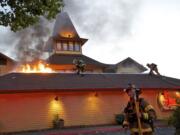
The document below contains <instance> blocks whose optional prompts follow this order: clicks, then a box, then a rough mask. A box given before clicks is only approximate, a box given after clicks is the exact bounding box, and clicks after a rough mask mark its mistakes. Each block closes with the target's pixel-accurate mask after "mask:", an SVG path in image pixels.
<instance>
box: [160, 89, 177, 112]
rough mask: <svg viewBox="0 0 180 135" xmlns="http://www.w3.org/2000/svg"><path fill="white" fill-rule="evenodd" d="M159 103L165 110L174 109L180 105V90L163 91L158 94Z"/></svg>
mask: <svg viewBox="0 0 180 135" xmlns="http://www.w3.org/2000/svg"><path fill="white" fill-rule="evenodd" d="M158 103H159V105H160V107H161V109H163V110H173V109H175V108H176V107H177V106H180V92H178V91H163V92H160V93H159V95H158Z"/></svg>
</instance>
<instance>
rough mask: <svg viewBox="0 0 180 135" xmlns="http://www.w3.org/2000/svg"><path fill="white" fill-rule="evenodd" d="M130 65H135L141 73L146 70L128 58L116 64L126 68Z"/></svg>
mask: <svg viewBox="0 0 180 135" xmlns="http://www.w3.org/2000/svg"><path fill="white" fill-rule="evenodd" d="M132 64H134V65H136V66H137V67H138V68H139V69H140V70H141V71H142V72H144V71H146V70H147V68H146V67H144V66H143V65H141V64H139V63H138V62H136V61H135V60H133V59H132V58H130V57H128V58H126V59H124V60H123V61H121V62H119V63H117V64H116V66H124V67H128V66H129V65H132Z"/></svg>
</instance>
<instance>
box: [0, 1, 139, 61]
mask: <svg viewBox="0 0 180 135" xmlns="http://www.w3.org/2000/svg"><path fill="white" fill-rule="evenodd" d="M140 2H141V0H106V1H105V0H64V3H65V7H64V10H65V11H67V12H68V13H69V14H70V17H71V18H72V21H73V23H74V24H75V27H76V28H77V31H78V33H79V34H80V36H81V37H82V36H83V37H85V38H86V37H87V38H89V39H90V40H91V41H93V42H88V43H90V44H94V43H96V44H98V45H100V44H101V45H103V46H105V45H108V43H111V44H113V43H115V42H116V41H117V42H118V41H119V39H121V38H122V37H124V36H126V35H129V34H130V33H131V31H130V30H131V24H132V21H133V19H134V15H135V13H136V12H137V10H138V7H139V5H140ZM49 24H51V25H49ZM50 26H51V27H50ZM3 29H5V28H3ZM52 30H53V28H52V23H49V22H48V21H47V20H45V19H44V18H41V19H40V22H39V24H37V25H35V26H31V27H29V28H26V29H24V30H22V31H20V32H17V33H13V32H10V31H8V30H7V31H6V30H4V31H5V32H4V33H1V35H2V34H3V36H0V44H1V46H0V51H1V52H3V53H4V52H5V53H9V56H12V57H14V58H16V59H18V60H20V61H31V60H34V59H37V58H39V57H41V55H42V48H43V45H44V42H45V41H47V39H48V37H49V36H50V35H51V34H50V33H51V32H52ZM112 41H113V42H112ZM103 43H104V44H103ZM88 47H90V48H91V47H92V45H91V46H88ZM115 47H116V50H117V47H118V48H119V46H115ZM12 48H13V49H12ZM92 49H93V50H94V47H92ZM7 50H8V51H7ZM9 50H11V51H9ZM90 50H91V49H89V52H90ZM112 50H114V49H113V48H112Z"/></svg>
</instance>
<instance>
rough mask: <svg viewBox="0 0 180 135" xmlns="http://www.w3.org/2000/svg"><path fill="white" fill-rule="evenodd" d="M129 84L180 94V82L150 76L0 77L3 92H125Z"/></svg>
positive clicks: (19, 75)
mask: <svg viewBox="0 0 180 135" xmlns="http://www.w3.org/2000/svg"><path fill="white" fill-rule="evenodd" d="M128 83H133V84H135V85H136V86H137V87H138V88H142V89H174V90H180V80H179V79H175V78H170V77H165V76H156V75H148V74H84V76H83V77H82V76H79V75H77V74H75V73H74V74H72V73H71V74H68V73H47V74H44V73H42V74H40V73H39V74H37V73H34V74H33V73H31V74H27V73H11V74H7V75H4V76H0V92H1V93H3V92H6V93H9V92H28V91H33V92H34V91H42V92H46V91H52V90H54V91H77V90H78V91H79V90H81V91H87V90H122V89H124V88H127V86H128Z"/></svg>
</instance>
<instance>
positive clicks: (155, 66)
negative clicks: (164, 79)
mask: <svg viewBox="0 0 180 135" xmlns="http://www.w3.org/2000/svg"><path fill="white" fill-rule="evenodd" d="M146 66H147V67H148V68H150V72H149V74H150V75H152V74H154V72H155V73H156V74H157V75H160V73H159V71H158V68H157V65H156V64H154V63H151V64H147V65H146ZM153 71H154V72H153Z"/></svg>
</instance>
